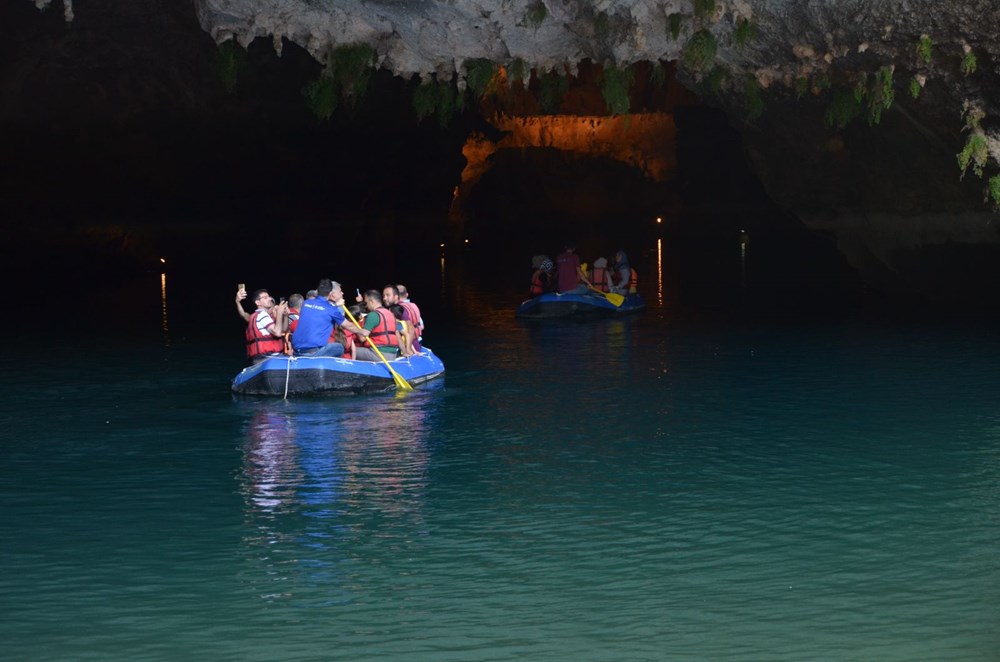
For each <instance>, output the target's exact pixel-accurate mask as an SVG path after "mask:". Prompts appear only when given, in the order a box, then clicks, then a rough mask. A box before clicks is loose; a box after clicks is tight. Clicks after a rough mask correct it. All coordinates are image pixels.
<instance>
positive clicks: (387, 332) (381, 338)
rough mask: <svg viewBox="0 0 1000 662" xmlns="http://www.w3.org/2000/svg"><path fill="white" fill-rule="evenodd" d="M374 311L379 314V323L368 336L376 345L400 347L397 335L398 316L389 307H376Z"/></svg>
mask: <svg viewBox="0 0 1000 662" xmlns="http://www.w3.org/2000/svg"><path fill="white" fill-rule="evenodd" d="M372 312H374V313H377V314H378V325H377V326H376V327H375V328H374V329H373V330H372V332H371V334H370V335H369V336H368V337H369V338H370V339H371V341H372V342H373V343H375V344H376V345H383V346H388V347H396V348H398V347H399V338H397V337H396V316H395V315H393V314H392V311H391V310H389V309H388V308H376V309H375V310H374V311H372Z"/></svg>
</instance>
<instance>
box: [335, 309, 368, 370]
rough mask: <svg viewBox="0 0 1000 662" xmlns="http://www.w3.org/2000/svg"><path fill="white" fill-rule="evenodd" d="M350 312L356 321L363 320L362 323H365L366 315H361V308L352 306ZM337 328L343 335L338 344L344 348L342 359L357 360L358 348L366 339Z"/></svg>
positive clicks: (342, 328) (338, 339)
mask: <svg viewBox="0 0 1000 662" xmlns="http://www.w3.org/2000/svg"><path fill="white" fill-rule="evenodd" d="M348 310H350V311H351V315H353V316H354V319H356V320H361V321H362V322H363V321H364V315H363V314H362V313H361V306H356V305H355V306H351V307H350V308H348ZM337 328H338V329H340V333H341V334H343V335H342V336H338V338H337V342H339V343H340V344H342V345H343V346H344V353H343V354H342V355H341V358H345V359H356V358H357V347H358V345H359V344H360V343H362V342H364V339H363V338H359V337H358V336H356V335H355V334H353V333H351V332H350V331H349V330H347V329H345V328H344V327H337ZM335 332H336V330H335Z"/></svg>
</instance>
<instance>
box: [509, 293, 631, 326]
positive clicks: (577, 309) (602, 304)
mask: <svg viewBox="0 0 1000 662" xmlns="http://www.w3.org/2000/svg"><path fill="white" fill-rule="evenodd" d="M612 298H613V297H611V298H609V297H607V296H605V295H603V294H601V293H599V292H587V293H586V294H578V293H574V292H566V293H565V294H556V293H555V292H549V293H546V294H541V295H539V296H537V297H535V298H533V299H528V300H527V301H525V302H523V303H522V304H521V305H520V306H518V308H517V312H516V313H515V315H516V316H517V317H520V318H524V319H546V318H553V317H586V316H594V317H607V316H615V315H628V314H630V313H637V312H639V311H641V310H645V309H646V302H645V301H643V299H642V297H641V296H639V295H638V294H628V295H626V296H625V298H624V301H622V302H621V305H619V306H616V305H615V302H614V301H612V300H610V299H612Z"/></svg>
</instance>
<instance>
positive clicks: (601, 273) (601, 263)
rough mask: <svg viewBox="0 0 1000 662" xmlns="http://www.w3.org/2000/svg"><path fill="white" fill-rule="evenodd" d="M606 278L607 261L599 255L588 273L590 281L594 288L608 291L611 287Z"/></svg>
mask: <svg viewBox="0 0 1000 662" xmlns="http://www.w3.org/2000/svg"><path fill="white" fill-rule="evenodd" d="M608 280H609V278H608V261H607V260H606V259H605V258H603V257H599V258H597V259H596V260H594V270H593V272H592V273H591V275H590V282H591V284H592V285H593V286H594V288H595V289H598V290H600V291H601V292H610V291H611V287H610V285H609V283H608Z"/></svg>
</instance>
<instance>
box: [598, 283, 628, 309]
mask: <svg viewBox="0 0 1000 662" xmlns="http://www.w3.org/2000/svg"><path fill="white" fill-rule="evenodd" d="M590 289H592V290H593V291H594V292H596V293H597V294H600V295H601V296H602V297H604V298H605V299H607V300H608V302H609V303H610V304H611V305H613V306H614V307H615V308H618V307H620V306H621V305H622V304H623V303H625V297H623V296H622V295H621V294H615V293H614V292H601V291H600V290H599V289H597V288H596V287H594V286H593V285H590Z"/></svg>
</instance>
